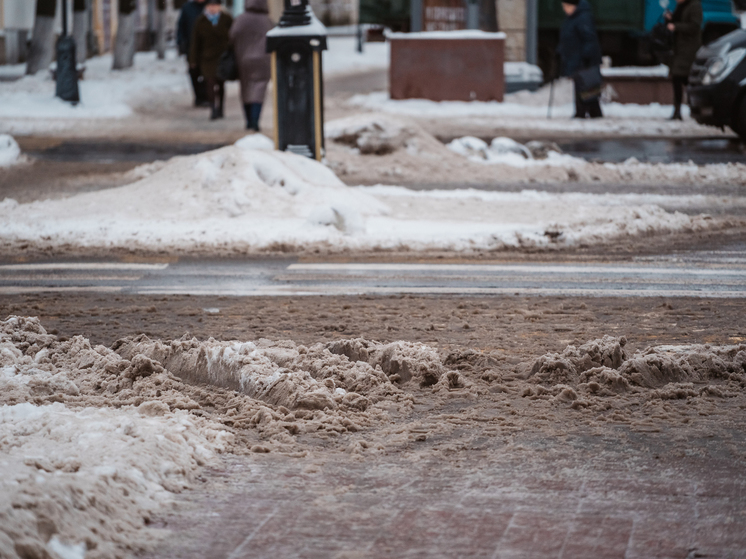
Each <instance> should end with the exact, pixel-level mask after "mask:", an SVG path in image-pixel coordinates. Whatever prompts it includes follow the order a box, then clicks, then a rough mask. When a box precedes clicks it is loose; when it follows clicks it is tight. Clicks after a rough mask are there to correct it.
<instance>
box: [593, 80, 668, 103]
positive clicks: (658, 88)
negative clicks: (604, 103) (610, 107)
mask: <svg viewBox="0 0 746 559" xmlns="http://www.w3.org/2000/svg"><path fill="white" fill-rule="evenodd" d="M604 87H608V88H610V91H609V93H610V94H611V100H612V101H615V102H617V103H635V104H638V105H649V104H651V103H660V104H661V105H672V104H673V88H672V86H671V80H670V78H667V77H664V76H623V75H604Z"/></svg>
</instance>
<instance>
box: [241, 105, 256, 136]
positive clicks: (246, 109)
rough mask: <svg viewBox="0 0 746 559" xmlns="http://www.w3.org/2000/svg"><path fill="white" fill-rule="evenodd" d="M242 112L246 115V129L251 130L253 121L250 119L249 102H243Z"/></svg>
mask: <svg viewBox="0 0 746 559" xmlns="http://www.w3.org/2000/svg"><path fill="white" fill-rule="evenodd" d="M243 114H244V116H245V117H246V130H253V129H254V128H253V123H252V121H251V103H244V104H243Z"/></svg>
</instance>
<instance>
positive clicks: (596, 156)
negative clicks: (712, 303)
mask: <svg viewBox="0 0 746 559" xmlns="http://www.w3.org/2000/svg"><path fill="white" fill-rule="evenodd" d="M451 139H452V138H444V139H443V140H444V141H450V140H451ZM222 145H223V144H220V143H194V142H191V143H190V142H187V143H176V142H172V143H168V142H148V141H144V142H131V141H129V142H121V141H100V140H96V141H86V140H66V141H63V142H59V143H57V144H55V145H54V146H51V147H47V148H44V149H40V148H36V149H31V150H27V151H26V153H27V154H28V155H30V156H31V157H33V158H35V159H38V160H41V161H58V162H62V161H64V162H73V161H75V162H88V163H114V162H136V163H149V162H152V161H160V160H166V159H169V158H171V157H174V156H177V155H194V154H196V153H201V152H205V151H209V150H213V149H217V148H219V147H222ZM558 145H559V147H560V148H561V149H562V150H563V151H564V152H565V153H567V154H570V155H573V156H575V157H580V158H583V159H586V160H588V161H600V162H604V163H606V162H609V163H620V162H623V161H626V160H627V159H629V158H632V157H634V158H636V159H637V160H638V161H641V162H646V163H688V162H690V161H691V162H692V163H694V164H696V165H706V164H715V163H746V144H744V143H742V142H740V141H738V140H737V139H736V138H735V137H734V138H722V137H713V138H682V139H671V138H661V139H638V138H620V139H593V140H571V141H563V142H559V143H558Z"/></svg>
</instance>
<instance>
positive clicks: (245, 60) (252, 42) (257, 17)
mask: <svg viewBox="0 0 746 559" xmlns="http://www.w3.org/2000/svg"><path fill="white" fill-rule="evenodd" d="M245 7H246V11H245V12H244V13H243V14H241V15H239V16H238V17H237V18H236V21H235V22H234V23H233V27H231V42H232V43H233V51H234V53H235V55H236V63H237V64H238V77H239V79H240V80H241V101H242V103H243V110H244V113H245V114H246V128H247V129H250V130H256V131H257V132H258V131H259V116H260V115H261V112H262V103H263V102H264V95H265V94H266V92H267V83H268V82H269V79H270V56H269V55H268V54H267V39H266V36H267V31H269V30H270V29H272V26H273V25H272V21H271V20H270V19H269V8H268V6H267V0H245Z"/></svg>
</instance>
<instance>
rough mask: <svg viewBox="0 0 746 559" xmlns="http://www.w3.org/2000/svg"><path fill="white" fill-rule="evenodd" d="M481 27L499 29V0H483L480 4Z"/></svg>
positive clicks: (487, 29)
mask: <svg viewBox="0 0 746 559" xmlns="http://www.w3.org/2000/svg"><path fill="white" fill-rule="evenodd" d="M479 28H480V29H481V30H482V31H489V32H493V31H497V2H496V1H495V0H481V2H480V5H479Z"/></svg>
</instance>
